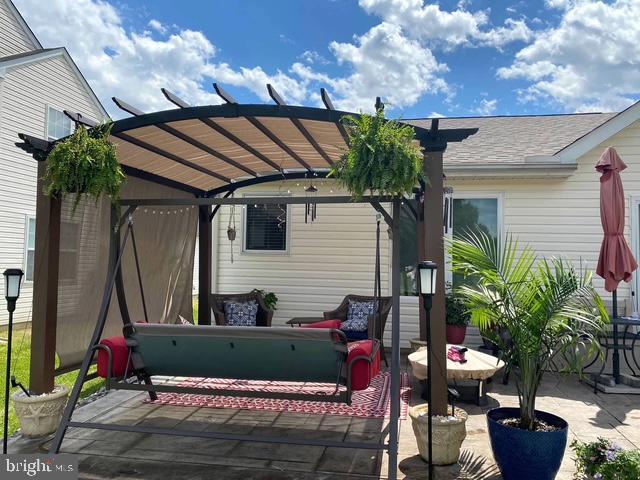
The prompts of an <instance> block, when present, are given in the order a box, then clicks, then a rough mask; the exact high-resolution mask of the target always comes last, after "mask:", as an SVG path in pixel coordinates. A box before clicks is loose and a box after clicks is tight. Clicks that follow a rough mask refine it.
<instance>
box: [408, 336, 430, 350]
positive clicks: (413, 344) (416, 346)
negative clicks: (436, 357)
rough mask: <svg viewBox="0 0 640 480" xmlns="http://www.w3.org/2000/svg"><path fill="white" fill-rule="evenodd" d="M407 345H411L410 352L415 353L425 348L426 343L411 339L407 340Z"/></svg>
mask: <svg viewBox="0 0 640 480" xmlns="http://www.w3.org/2000/svg"><path fill="white" fill-rule="evenodd" d="M409 343H410V344H411V352H417V351H418V349H420V348H422V347H426V346H427V342H426V341H425V340H420V339H419V338H411V339H409Z"/></svg>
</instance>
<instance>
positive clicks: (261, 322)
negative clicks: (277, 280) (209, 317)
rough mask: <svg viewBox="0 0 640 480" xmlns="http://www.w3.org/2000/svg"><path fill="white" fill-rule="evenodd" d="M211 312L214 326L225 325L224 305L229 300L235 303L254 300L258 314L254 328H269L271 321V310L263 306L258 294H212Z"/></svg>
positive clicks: (260, 295)
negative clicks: (214, 321) (214, 322)
mask: <svg viewBox="0 0 640 480" xmlns="http://www.w3.org/2000/svg"><path fill="white" fill-rule="evenodd" d="M209 299H210V304H211V311H212V312H213V316H214V318H215V320H216V325H226V324H227V321H226V319H225V316H224V303H225V302H228V301H230V300H233V301H236V302H248V301H250V300H255V301H256V303H257V304H258V314H257V315H256V326H258V327H270V326H271V320H272V319H273V310H270V309H269V308H267V306H266V305H265V304H264V299H263V298H262V294H261V293H260V292H256V291H253V292H249V293H227V294H218V293H212V294H210V296H209Z"/></svg>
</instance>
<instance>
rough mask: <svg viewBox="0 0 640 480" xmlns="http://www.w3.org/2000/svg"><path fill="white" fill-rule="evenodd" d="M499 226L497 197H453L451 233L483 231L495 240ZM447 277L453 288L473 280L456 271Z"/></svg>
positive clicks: (462, 233)
mask: <svg viewBox="0 0 640 480" xmlns="http://www.w3.org/2000/svg"><path fill="white" fill-rule="evenodd" d="M499 228H500V224H499V221H498V198H497V197H484V198H454V199H453V228H452V230H453V235H464V234H465V232H471V233H484V234H486V235H488V236H489V237H490V238H491V239H493V240H494V241H495V242H497V241H498V239H499V238H500V236H499V234H500V232H499ZM447 278H448V279H449V281H451V284H452V286H453V287H454V288H455V287H459V286H460V285H463V284H464V283H469V282H472V281H473V280H472V279H470V278H466V279H465V278H463V277H462V275H460V274H457V273H456V274H452V275H449V276H448V277H447Z"/></svg>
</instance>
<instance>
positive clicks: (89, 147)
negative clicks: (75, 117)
mask: <svg viewBox="0 0 640 480" xmlns="http://www.w3.org/2000/svg"><path fill="white" fill-rule="evenodd" d="M110 134H111V124H109V123H107V124H103V125H99V126H97V127H94V128H92V129H90V130H86V129H85V128H82V127H79V128H77V129H76V131H75V132H74V133H73V134H72V135H70V136H69V137H67V138H65V139H64V140H62V141H60V142H58V143H57V144H56V145H55V147H54V148H53V150H52V151H51V153H50V154H49V156H48V157H47V171H46V173H45V176H44V182H45V193H46V194H47V195H51V196H62V197H64V196H66V195H68V194H74V195H75V199H74V202H73V212H75V210H76V208H77V206H78V203H80V199H81V198H82V195H85V194H86V195H89V196H90V197H92V198H93V199H94V200H95V201H96V202H97V201H98V199H99V198H100V197H101V196H102V195H103V194H104V195H107V196H108V197H109V198H110V199H111V201H112V202H114V203H115V202H117V201H118V198H119V194H120V189H121V188H122V185H123V183H124V181H125V175H124V173H123V172H122V169H121V168H120V164H119V163H118V157H117V155H116V147H115V145H114V144H113V143H112V142H111V141H110V140H109V135H110Z"/></svg>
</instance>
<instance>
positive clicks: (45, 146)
mask: <svg viewBox="0 0 640 480" xmlns="http://www.w3.org/2000/svg"><path fill="white" fill-rule="evenodd" d="M64 114H65V115H66V116H67V117H69V118H70V119H71V120H73V121H74V122H76V123H80V124H81V125H85V126H87V127H91V126H95V125H96V123H95V122H93V121H92V120H89V119H87V118H86V117H83V116H82V114H80V113H72V112H69V111H67V110H65V111H64ZM19 136H20V138H21V139H22V140H23V141H24V144H25V145H24V146H23V145H20V144H18V146H19V147H20V148H23V149H26V150H27V151H29V153H31V154H32V155H33V157H34V158H35V159H36V160H37V161H45V160H46V158H47V155H48V154H49V152H50V151H51V149H52V148H53V145H54V142H50V141H48V140H44V139H42V138H37V137H33V136H31V135H25V134H23V133H21V134H19ZM120 167H121V168H122V170H123V171H124V173H126V174H127V175H131V176H133V177H137V178H140V179H142V180H147V181H149V182H154V183H159V184H161V185H165V186H167V187H171V188H175V189H176V190H181V191H183V192H187V193H191V194H193V195H195V196H204V195H205V194H206V192H205V191H204V190H202V189H200V188H196V187H192V186H191V185H187V184H186V183H182V182H177V181H175V180H171V179H170V178H166V177H162V176H160V175H156V174H153V173H150V172H146V171H144V170H139V169H137V168H134V167H130V166H129V165H120Z"/></svg>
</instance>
